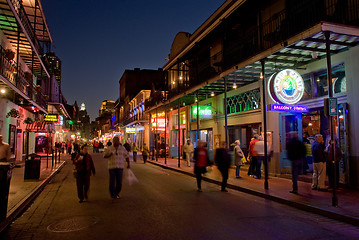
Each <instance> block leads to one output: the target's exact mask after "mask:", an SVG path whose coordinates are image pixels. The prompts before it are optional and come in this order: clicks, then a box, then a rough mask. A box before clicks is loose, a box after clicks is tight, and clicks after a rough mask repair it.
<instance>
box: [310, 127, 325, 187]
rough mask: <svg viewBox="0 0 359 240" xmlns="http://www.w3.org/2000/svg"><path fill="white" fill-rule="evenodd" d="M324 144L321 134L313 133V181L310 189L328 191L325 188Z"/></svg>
mask: <svg viewBox="0 0 359 240" xmlns="http://www.w3.org/2000/svg"><path fill="white" fill-rule="evenodd" d="M324 151H325V145H324V140H323V136H322V135H321V134H317V135H315V141H314V143H313V145H312V155H313V162H314V167H313V182H312V190H318V191H328V189H326V188H325V177H326V159H325V152H324Z"/></svg>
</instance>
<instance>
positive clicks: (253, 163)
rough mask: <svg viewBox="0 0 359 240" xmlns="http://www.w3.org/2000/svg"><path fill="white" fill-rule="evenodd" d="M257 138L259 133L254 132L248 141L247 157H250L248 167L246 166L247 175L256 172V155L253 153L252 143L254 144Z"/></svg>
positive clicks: (252, 174)
mask: <svg viewBox="0 0 359 240" xmlns="http://www.w3.org/2000/svg"><path fill="white" fill-rule="evenodd" d="M258 138H259V135H258V134H254V136H253V138H252V140H251V141H250V143H249V148H248V154H249V156H248V158H249V159H250V164H249V168H248V176H254V175H255V173H256V167H257V156H255V154H254V152H253V148H254V145H255V144H256V142H258Z"/></svg>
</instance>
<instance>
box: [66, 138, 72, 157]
mask: <svg viewBox="0 0 359 240" xmlns="http://www.w3.org/2000/svg"><path fill="white" fill-rule="evenodd" d="M71 151H72V144H71V141H67V154H68V155H71V153H72V152H71Z"/></svg>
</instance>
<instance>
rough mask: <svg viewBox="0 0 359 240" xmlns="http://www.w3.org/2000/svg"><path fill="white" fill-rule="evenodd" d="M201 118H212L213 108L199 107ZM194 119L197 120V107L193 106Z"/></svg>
mask: <svg viewBox="0 0 359 240" xmlns="http://www.w3.org/2000/svg"><path fill="white" fill-rule="evenodd" d="M198 108H199V111H198V112H199V118H202V119H203V118H212V106H198ZM192 118H193V119H196V118H197V106H196V105H193V106H192Z"/></svg>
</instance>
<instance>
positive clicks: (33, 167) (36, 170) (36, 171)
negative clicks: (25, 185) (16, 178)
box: [24, 154, 41, 180]
mask: <svg viewBox="0 0 359 240" xmlns="http://www.w3.org/2000/svg"><path fill="white" fill-rule="evenodd" d="M40 165H41V156H39V155H37V154H30V155H29V159H28V160H26V161H25V172H24V180H26V179H37V180H39V179H40Z"/></svg>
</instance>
